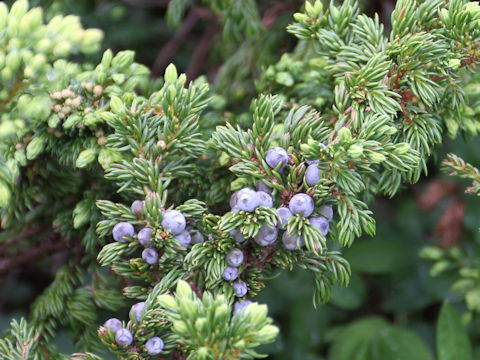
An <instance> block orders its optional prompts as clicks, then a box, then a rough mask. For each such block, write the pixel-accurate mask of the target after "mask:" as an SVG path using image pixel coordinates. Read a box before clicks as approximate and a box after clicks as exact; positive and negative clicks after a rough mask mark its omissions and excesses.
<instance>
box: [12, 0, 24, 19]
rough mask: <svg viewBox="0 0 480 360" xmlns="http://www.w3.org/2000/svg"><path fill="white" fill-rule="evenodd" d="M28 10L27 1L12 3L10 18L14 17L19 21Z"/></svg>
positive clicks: (21, 0) (20, 0)
mask: <svg viewBox="0 0 480 360" xmlns="http://www.w3.org/2000/svg"><path fill="white" fill-rule="evenodd" d="M27 10H28V1H27V0H17V1H15V2H14V3H13V5H12V7H11V9H10V16H11V17H15V18H16V20H19V19H21V18H22V17H23V16H24V15H25V14H26V13H27Z"/></svg>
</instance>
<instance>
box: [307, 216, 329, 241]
mask: <svg viewBox="0 0 480 360" xmlns="http://www.w3.org/2000/svg"><path fill="white" fill-rule="evenodd" d="M308 220H309V221H310V224H311V225H313V226H315V227H316V228H317V229H319V230H320V232H321V233H322V235H323V236H326V235H327V234H328V230H329V229H330V224H329V223H328V220H327V219H326V218H324V217H323V216H312V217H311V218H310V219H308Z"/></svg>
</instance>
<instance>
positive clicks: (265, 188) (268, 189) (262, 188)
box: [257, 181, 273, 194]
mask: <svg viewBox="0 0 480 360" xmlns="http://www.w3.org/2000/svg"><path fill="white" fill-rule="evenodd" d="M257 191H263V192H266V193H267V194H271V193H272V191H273V189H272V188H271V187H270V186H268V185H266V184H265V183H264V182H262V181H259V182H258V183H257Z"/></svg>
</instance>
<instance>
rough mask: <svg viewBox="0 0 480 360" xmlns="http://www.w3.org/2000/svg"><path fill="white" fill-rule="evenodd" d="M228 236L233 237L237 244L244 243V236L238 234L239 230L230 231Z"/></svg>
mask: <svg viewBox="0 0 480 360" xmlns="http://www.w3.org/2000/svg"><path fill="white" fill-rule="evenodd" d="M230 236H233V238H234V239H235V241H236V242H237V243H243V242H244V241H245V236H244V235H243V234H242V233H241V232H240V230H237V229H235V230H232V231H230Z"/></svg>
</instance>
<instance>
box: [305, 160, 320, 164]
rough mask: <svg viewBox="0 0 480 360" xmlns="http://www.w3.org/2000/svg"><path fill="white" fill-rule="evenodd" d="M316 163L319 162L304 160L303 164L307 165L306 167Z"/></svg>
mask: <svg viewBox="0 0 480 360" xmlns="http://www.w3.org/2000/svg"><path fill="white" fill-rule="evenodd" d="M318 161H319V160H305V162H306V163H307V165H313V164H318Z"/></svg>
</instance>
